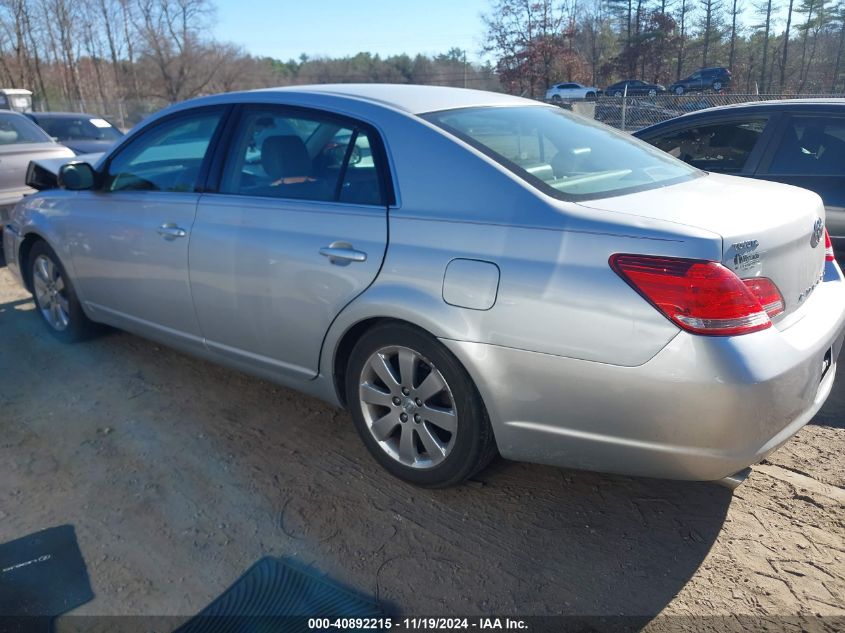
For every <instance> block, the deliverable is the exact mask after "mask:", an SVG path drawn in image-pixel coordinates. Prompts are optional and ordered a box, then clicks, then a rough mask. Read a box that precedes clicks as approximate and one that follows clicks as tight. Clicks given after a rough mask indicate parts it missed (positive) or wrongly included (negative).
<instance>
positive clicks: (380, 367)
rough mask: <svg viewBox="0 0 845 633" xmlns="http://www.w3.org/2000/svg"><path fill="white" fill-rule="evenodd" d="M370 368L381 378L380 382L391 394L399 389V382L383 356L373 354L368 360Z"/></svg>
mask: <svg viewBox="0 0 845 633" xmlns="http://www.w3.org/2000/svg"><path fill="white" fill-rule="evenodd" d="M370 367H372V368H373V371H374V372H376V375H377V376H378V377H379V378H381V380H382V382H383V383H384V384H385V386H386V387H387V388H388V389H390V391H391V392H392V391H395V390H397V389H398V388H399V381H398V380H397V379H396V376H394V375H393V369H391V367H390V365H388V364H387V361H386V360H385V359H384V356H382V355H381V354H373V357H372V358H371V359H370Z"/></svg>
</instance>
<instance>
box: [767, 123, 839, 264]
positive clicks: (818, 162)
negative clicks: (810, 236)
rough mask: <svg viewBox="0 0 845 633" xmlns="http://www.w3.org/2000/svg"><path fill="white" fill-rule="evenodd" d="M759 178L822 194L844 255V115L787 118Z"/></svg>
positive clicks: (833, 234)
mask: <svg viewBox="0 0 845 633" xmlns="http://www.w3.org/2000/svg"><path fill="white" fill-rule="evenodd" d="M777 139H778V140H777V142H776V143H774V144H773V146H772V147H771V149H770V151H769V152H768V155H767V156H766V158H765V159H764V160H763V161H762V162H761V165H760V168H759V169H758V171H757V174H756V175H757V177H759V178H765V179H766V180H775V181H777V182H783V183H786V184H789V185H795V186H796V187H804V188H805V189H810V190H811V191H815V192H816V193H817V194H819V195H820V196H821V198H822V200H824V206H825V210H826V212H827V229H828V232H829V233H830V236H831V238H832V239H833V241H834V246H835V247H836V250H837V252H840V253H841V252H843V251H845V115H842V114H838V113H837V112H833V111H831V112H824V113H821V112H820V113H819V114H817V115H803V114H792V115H789V116H787V117H784V120H783V121H782V123H781V125H780V126H779V129H778V133H777Z"/></svg>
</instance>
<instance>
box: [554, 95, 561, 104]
mask: <svg viewBox="0 0 845 633" xmlns="http://www.w3.org/2000/svg"><path fill="white" fill-rule="evenodd" d="M561 101H563V99H562V98H561V96H560V95H552V103H560V102H561Z"/></svg>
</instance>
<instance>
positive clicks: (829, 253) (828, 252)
mask: <svg viewBox="0 0 845 633" xmlns="http://www.w3.org/2000/svg"><path fill="white" fill-rule="evenodd" d="M835 259H836V257H835V256H834V254H833V242H831V241H830V233H828V232H827V227H825V229H824V261H826V262H832V261H833V260H835Z"/></svg>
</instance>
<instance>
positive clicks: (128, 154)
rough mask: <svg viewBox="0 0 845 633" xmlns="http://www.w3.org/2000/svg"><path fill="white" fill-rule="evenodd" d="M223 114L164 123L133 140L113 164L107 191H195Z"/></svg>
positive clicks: (190, 116)
mask: <svg viewBox="0 0 845 633" xmlns="http://www.w3.org/2000/svg"><path fill="white" fill-rule="evenodd" d="M221 117H222V111H221V110H216V109H215V110H203V111H199V112H193V113H191V114H187V115H184V116H179V117H177V118H174V119H169V120H165V121H162V122H160V123H156V124H154V126H153V127H152V128H151V129H150V130H148V131H146V132H144V133H143V134H142V135H141V136H139V137H138V138H136V139H133V140H132V141H130V142H129V144H128V145H127V146H126V147H125V148H122V149H121V151H120V153H119V154H118V155H117V156H116V157H115V158H114V159H113V160H112V161H111V163H110V164H109V167H108V174H107V175H106V182H105V187H104V189H105V190H107V191H177V192H180V191H181V192H189V191H194V190H195V188H196V185H197V179H198V178H199V173H200V168H201V167H202V162H203V160H204V159H205V155H206V152H207V151H208V146H209V144H210V143H211V139H212V137H213V136H214V132H215V131H216V130H217V126H218V125H219V124H220V120H221Z"/></svg>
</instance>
